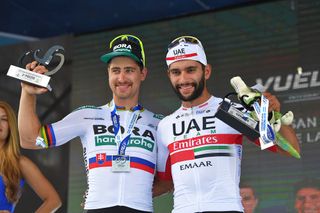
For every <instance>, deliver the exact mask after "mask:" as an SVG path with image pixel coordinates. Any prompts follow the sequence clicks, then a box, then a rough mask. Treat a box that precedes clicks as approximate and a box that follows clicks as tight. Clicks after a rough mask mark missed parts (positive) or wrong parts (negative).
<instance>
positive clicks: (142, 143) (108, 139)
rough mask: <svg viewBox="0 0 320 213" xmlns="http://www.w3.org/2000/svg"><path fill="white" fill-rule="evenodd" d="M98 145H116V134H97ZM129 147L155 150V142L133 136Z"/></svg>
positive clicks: (96, 141)
mask: <svg viewBox="0 0 320 213" xmlns="http://www.w3.org/2000/svg"><path fill="white" fill-rule="evenodd" d="M95 143H96V146H106V145H107V146H108V145H110V146H116V142H115V140H114V136H111V135H99V136H95ZM128 147H139V148H142V149H146V150H149V151H150V152H152V151H153V147H154V143H153V142H152V141H149V140H146V139H143V138H139V137H131V138H130V141H129V143H128Z"/></svg>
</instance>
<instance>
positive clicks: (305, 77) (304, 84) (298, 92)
mask: <svg viewBox="0 0 320 213" xmlns="http://www.w3.org/2000/svg"><path fill="white" fill-rule="evenodd" d="M256 82H257V83H259V84H261V85H263V86H264V87H265V89H266V90H267V91H271V92H275V93H276V94H277V96H278V97H279V98H280V99H281V101H283V103H293V102H301V101H314V100H319V99H320V75H319V70H313V71H305V72H302V73H301V74H298V73H296V74H288V75H286V76H280V75H277V76H269V77H268V78H266V79H261V78H258V79H256Z"/></svg>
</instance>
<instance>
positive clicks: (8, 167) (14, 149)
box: [0, 101, 21, 203]
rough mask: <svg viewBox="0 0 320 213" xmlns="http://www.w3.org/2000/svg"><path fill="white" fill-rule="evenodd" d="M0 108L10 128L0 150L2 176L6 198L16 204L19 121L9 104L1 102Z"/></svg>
mask: <svg viewBox="0 0 320 213" xmlns="http://www.w3.org/2000/svg"><path fill="white" fill-rule="evenodd" d="M0 108H2V109H4V111H5V112H6V114H7V117H8V126H9V134H8V138H7V140H6V142H5V144H3V146H2V147H1V148H0V159H1V160H0V174H1V175H2V177H3V181H4V184H5V187H6V197H7V199H8V200H9V201H10V202H13V203H14V202H17V201H18V199H19V194H20V189H19V188H20V187H19V185H20V179H21V170H20V166H19V158H20V147H19V135H18V127H17V119H16V115H15V113H14V111H13V109H12V107H11V106H10V105H9V104H8V103H6V102H4V101H0Z"/></svg>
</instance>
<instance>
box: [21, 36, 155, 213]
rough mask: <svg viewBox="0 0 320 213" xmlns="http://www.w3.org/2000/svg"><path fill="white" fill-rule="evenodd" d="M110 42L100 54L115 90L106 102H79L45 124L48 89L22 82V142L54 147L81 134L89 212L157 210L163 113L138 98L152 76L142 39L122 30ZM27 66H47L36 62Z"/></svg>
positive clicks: (40, 70)
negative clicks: (41, 115) (39, 106)
mask: <svg viewBox="0 0 320 213" xmlns="http://www.w3.org/2000/svg"><path fill="white" fill-rule="evenodd" d="M109 47H110V51H109V52H108V53H107V54H105V55H103V56H102V57H101V60H102V61H103V62H105V63H106V64H107V73H108V77H109V86H110V89H111V90H112V93H113V99H112V100H111V101H110V102H109V103H107V104H106V105H103V106H99V107H95V106H84V107H80V108H79V109H77V110H75V111H73V112H71V113H70V114H69V115H67V116H66V117H65V118H64V119H62V120H60V121H58V122H56V123H52V124H47V125H41V123H40V122H39V119H38V116H37V114H36V111H35V109H36V95H38V94H43V93H45V92H47V89H45V88H39V87H35V86H32V85H29V84H26V83H22V93H21V100H20V108H19V131H20V138H21V145H22V147H24V148H29V149H40V148H49V147H56V146H60V145H62V144H64V143H66V142H68V141H70V140H71V139H73V138H75V137H80V139H81V142H82V146H83V153H84V154H83V156H84V161H85V167H86V170H87V181H88V189H87V192H86V194H85V203H84V209H86V210H87V212H90V213H98V212H99V213H111V212H112V213H113V212H117V213H145V212H152V211H153V207H152V183H153V179H154V171H155V164H156V150H157V144H156V128H157V125H158V122H159V116H158V115H156V114H154V113H152V112H150V111H148V110H146V109H145V108H143V107H142V106H141V105H140V104H139V101H138V100H139V91H140V86H141V83H142V82H143V81H144V80H145V78H146V76H147V69H146V63H145V55H144V49H143V44H142V42H141V40H140V39H139V38H137V37H136V36H133V35H120V36H117V37H116V38H115V39H113V40H112V41H111V42H110V44H109ZM27 69H29V70H32V71H34V72H37V73H44V72H46V71H47V70H46V69H45V67H43V66H37V63H36V62H32V63H31V64H28V65H27Z"/></svg>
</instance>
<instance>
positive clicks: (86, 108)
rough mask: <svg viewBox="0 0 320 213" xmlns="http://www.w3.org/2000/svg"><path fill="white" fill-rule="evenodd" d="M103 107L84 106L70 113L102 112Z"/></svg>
mask: <svg viewBox="0 0 320 213" xmlns="http://www.w3.org/2000/svg"><path fill="white" fill-rule="evenodd" d="M103 107H104V106H94V105H85V106H81V107H78V108H76V109H75V110H73V111H72V112H77V111H93V110H102V109H103Z"/></svg>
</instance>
